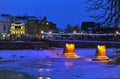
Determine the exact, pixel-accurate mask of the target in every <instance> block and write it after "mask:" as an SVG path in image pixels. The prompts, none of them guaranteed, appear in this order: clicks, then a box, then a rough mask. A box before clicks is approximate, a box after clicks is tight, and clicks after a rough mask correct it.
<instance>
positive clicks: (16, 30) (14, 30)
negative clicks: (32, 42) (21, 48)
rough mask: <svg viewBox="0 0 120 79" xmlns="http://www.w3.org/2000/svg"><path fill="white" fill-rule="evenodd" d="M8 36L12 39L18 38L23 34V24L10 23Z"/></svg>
mask: <svg viewBox="0 0 120 79" xmlns="http://www.w3.org/2000/svg"><path fill="white" fill-rule="evenodd" d="M10 34H11V36H12V37H13V38H17V37H20V35H22V34H25V24H24V23H12V24H11V28H10Z"/></svg>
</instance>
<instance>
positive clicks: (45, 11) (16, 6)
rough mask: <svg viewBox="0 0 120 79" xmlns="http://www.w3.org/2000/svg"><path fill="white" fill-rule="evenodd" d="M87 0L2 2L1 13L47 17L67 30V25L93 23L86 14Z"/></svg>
mask: <svg viewBox="0 0 120 79" xmlns="http://www.w3.org/2000/svg"><path fill="white" fill-rule="evenodd" d="M83 1H85V0H1V1H0V13H1V14H2V13H9V14H11V15H34V16H40V17H43V16H47V17H48V20H49V21H52V22H54V23H56V24H57V27H59V28H65V27H66V26H67V24H71V25H76V24H78V25H81V22H82V21H91V20H92V19H90V18H88V14H89V13H88V12H86V4H84V3H83Z"/></svg>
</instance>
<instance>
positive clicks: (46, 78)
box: [38, 77, 51, 79]
mask: <svg viewBox="0 0 120 79" xmlns="http://www.w3.org/2000/svg"><path fill="white" fill-rule="evenodd" d="M38 79H51V78H50V77H39V78H38Z"/></svg>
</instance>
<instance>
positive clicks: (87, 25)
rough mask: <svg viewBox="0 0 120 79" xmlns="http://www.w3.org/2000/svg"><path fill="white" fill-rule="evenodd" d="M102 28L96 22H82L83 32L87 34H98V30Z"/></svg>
mask: <svg viewBox="0 0 120 79" xmlns="http://www.w3.org/2000/svg"><path fill="white" fill-rule="evenodd" d="M99 28H100V24H99V23H95V22H82V25H81V30H82V31H84V32H87V33H97V31H96V29H99Z"/></svg>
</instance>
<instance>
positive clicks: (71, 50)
mask: <svg viewBox="0 0 120 79" xmlns="http://www.w3.org/2000/svg"><path fill="white" fill-rule="evenodd" d="M63 53H64V56H65V57H67V58H78V56H77V55H76V54H75V45H74V44H72V43H71V44H66V45H65V48H64V52H63Z"/></svg>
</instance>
